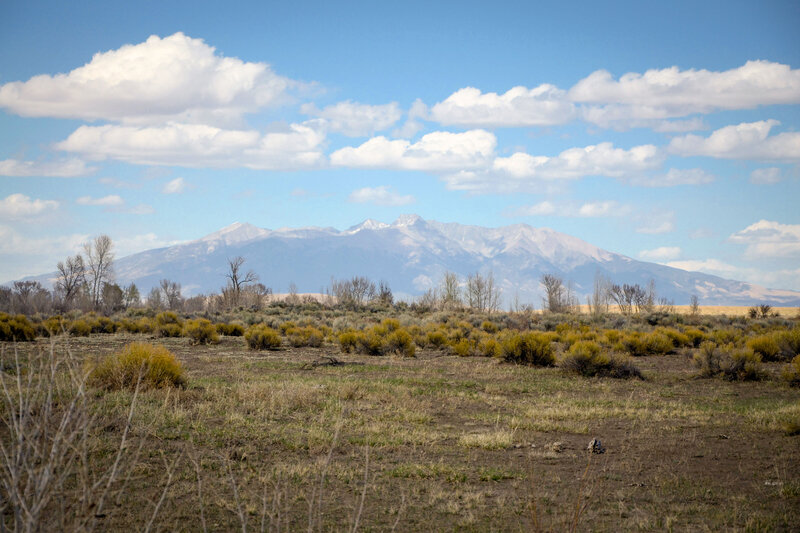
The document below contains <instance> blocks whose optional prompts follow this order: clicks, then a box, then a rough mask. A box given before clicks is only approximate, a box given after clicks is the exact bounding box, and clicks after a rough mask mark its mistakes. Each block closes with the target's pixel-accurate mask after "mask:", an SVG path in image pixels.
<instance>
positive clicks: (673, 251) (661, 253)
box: [639, 246, 681, 261]
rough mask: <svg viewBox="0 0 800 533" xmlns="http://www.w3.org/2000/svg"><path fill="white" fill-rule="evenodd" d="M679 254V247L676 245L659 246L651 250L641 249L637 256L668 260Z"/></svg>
mask: <svg viewBox="0 0 800 533" xmlns="http://www.w3.org/2000/svg"><path fill="white" fill-rule="evenodd" d="M680 256H681V249H680V247H678V246H659V247H658V248H654V249H652V250H642V251H641V252H639V257H641V258H642V259H646V260H648V261H669V260H671V259H677V258H678V257H680Z"/></svg>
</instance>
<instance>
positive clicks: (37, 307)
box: [11, 281, 52, 315]
mask: <svg viewBox="0 0 800 533" xmlns="http://www.w3.org/2000/svg"><path fill="white" fill-rule="evenodd" d="M11 302H12V308H13V309H14V311H15V312H17V313H22V314H24V315H32V314H34V313H40V312H44V311H47V310H48V309H50V307H51V305H52V297H51V295H50V291H48V290H47V289H45V288H44V287H42V284H41V283H39V282H38V281H15V282H14V285H13V286H12V299H11Z"/></svg>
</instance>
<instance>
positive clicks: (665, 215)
mask: <svg viewBox="0 0 800 533" xmlns="http://www.w3.org/2000/svg"><path fill="white" fill-rule="evenodd" d="M635 222H636V224H637V227H636V233H643V234H645V235H660V234H663V233H670V232H672V231H674V230H675V213H674V212H672V211H659V210H653V211H650V212H647V213H644V214H640V215H637V216H636V219H635Z"/></svg>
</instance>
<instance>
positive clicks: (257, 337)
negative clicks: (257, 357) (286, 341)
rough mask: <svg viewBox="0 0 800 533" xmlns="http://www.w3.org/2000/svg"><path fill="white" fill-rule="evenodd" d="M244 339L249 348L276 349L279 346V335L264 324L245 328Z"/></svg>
mask: <svg viewBox="0 0 800 533" xmlns="http://www.w3.org/2000/svg"><path fill="white" fill-rule="evenodd" d="M244 340H245V343H246V344H247V347H248V348H250V349H251V350H277V349H278V348H280V346H281V336H280V335H279V334H278V332H277V331H275V330H274V329H272V328H270V327H268V326H265V325H264V324H256V325H254V326H250V327H249V328H247V331H245V333H244Z"/></svg>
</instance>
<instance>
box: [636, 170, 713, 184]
mask: <svg viewBox="0 0 800 533" xmlns="http://www.w3.org/2000/svg"><path fill="white" fill-rule="evenodd" d="M714 179H715V178H714V175H713V174H709V173H708V172H706V171H705V170H703V169H701V168H687V169H678V168H671V169H669V170H668V171H667V173H666V174H659V175H656V176H635V177H633V178H631V179H630V183H631V184H632V185H639V186H642V187H675V186H677V185H705V184H707V183H711V182H713V181H714Z"/></svg>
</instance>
